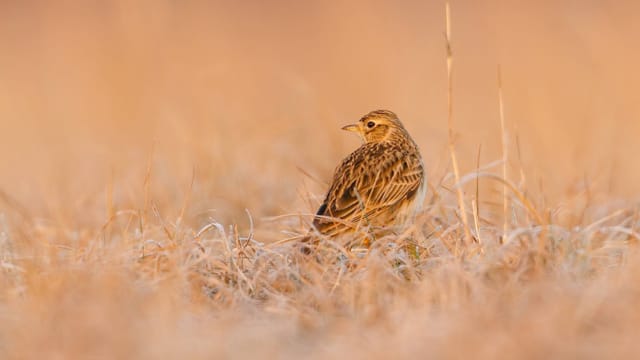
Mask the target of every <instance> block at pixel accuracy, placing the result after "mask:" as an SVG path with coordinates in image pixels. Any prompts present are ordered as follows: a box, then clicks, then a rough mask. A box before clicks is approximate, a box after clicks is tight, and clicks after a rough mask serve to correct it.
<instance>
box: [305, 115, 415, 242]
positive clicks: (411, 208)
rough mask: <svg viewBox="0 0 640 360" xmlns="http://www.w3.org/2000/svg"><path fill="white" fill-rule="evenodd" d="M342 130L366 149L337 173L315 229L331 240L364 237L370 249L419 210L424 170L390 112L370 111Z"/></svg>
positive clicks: (350, 158)
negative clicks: (355, 136)
mask: <svg viewBox="0 0 640 360" xmlns="http://www.w3.org/2000/svg"><path fill="white" fill-rule="evenodd" d="M342 129H343V130H347V131H352V132H355V133H357V134H358V135H360V137H361V138H362V139H363V141H364V143H363V144H362V146H360V147H359V148H358V149H357V150H356V151H354V152H353V153H351V154H350V155H349V156H347V157H346V158H345V159H344V160H343V161H342V163H341V164H340V166H338V168H337V169H336V171H335V174H334V176H333V182H332V184H331V187H330V188H329V192H328V193H327V196H326V197H325V199H324V202H323V203H322V205H321V206H320V208H319V209H318V212H317V214H316V217H315V219H314V221H313V226H314V228H315V229H316V230H317V231H318V232H320V233H321V234H324V235H326V236H329V237H337V236H340V235H344V234H349V233H363V234H366V235H365V236H364V239H363V240H362V241H363V243H364V244H366V245H368V244H369V242H370V241H372V240H374V239H375V237H376V235H377V234H384V233H385V232H388V231H389V230H390V231H393V229H396V228H398V227H403V226H405V225H406V224H407V223H408V222H410V221H411V220H412V219H413V217H414V215H415V213H416V212H417V211H419V210H420V208H421V207H422V203H423V200H424V196H425V192H426V181H425V174H424V173H425V172H424V165H423V163H422V157H421V156H420V151H419V150H418V146H417V145H416V143H415V142H414V141H413V139H411V136H409V133H408V132H407V130H406V129H405V128H404V126H402V123H401V122H400V120H399V119H398V117H397V116H396V114H394V113H393V112H391V111H388V110H377V111H372V112H370V113H368V114H367V115H365V116H363V117H362V118H361V119H360V120H359V121H358V122H357V123H355V124H352V125H347V126H345V127H343V128H342Z"/></svg>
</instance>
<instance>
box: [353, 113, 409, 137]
mask: <svg viewBox="0 0 640 360" xmlns="http://www.w3.org/2000/svg"><path fill="white" fill-rule="evenodd" d="M342 130H347V131H352V132H355V133H357V134H358V135H360V137H361V138H362V140H364V142H365V143H371V142H382V141H385V140H390V139H393V138H395V137H396V136H403V135H405V133H406V130H405V129H404V126H402V123H401V122H400V120H399V119H398V116H397V115H396V114H394V113H393V112H391V111H388V110H376V111H372V112H370V113H368V114H367V115H365V116H363V117H362V118H361V119H360V120H359V121H358V122H357V123H355V124H351V125H347V126H344V127H343V128H342Z"/></svg>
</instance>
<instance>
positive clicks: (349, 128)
mask: <svg viewBox="0 0 640 360" xmlns="http://www.w3.org/2000/svg"><path fill="white" fill-rule="evenodd" d="M342 130H347V131H351V132H355V133H359V132H360V127H359V126H358V124H351V125H347V126H343V127H342Z"/></svg>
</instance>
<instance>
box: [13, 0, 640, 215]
mask: <svg viewBox="0 0 640 360" xmlns="http://www.w3.org/2000/svg"><path fill="white" fill-rule="evenodd" d="M451 11H452V41H453V52H454V84H453V86H454V99H453V101H454V124H455V129H456V132H457V134H458V138H457V148H458V158H459V160H460V163H461V171H462V172H463V173H469V172H473V170H474V169H475V167H476V160H477V156H478V149H479V147H480V146H481V147H482V152H481V161H480V162H481V164H487V163H489V162H491V161H494V160H497V159H499V158H500V157H501V151H500V149H501V133H500V118H499V112H498V83H497V69H498V66H499V65H500V66H501V69H502V77H503V91H504V108H505V117H506V122H507V130H508V135H509V139H510V143H509V149H510V150H509V151H510V157H511V160H510V162H509V166H510V176H512V177H513V179H514V182H518V181H519V179H520V173H521V170H522V173H523V174H525V176H526V179H527V184H528V185H527V186H528V187H529V192H530V193H532V194H543V195H544V197H545V198H546V199H547V200H548V201H558V200H561V199H563V197H564V196H566V194H568V193H571V192H576V191H585V189H587V190H588V191H589V192H591V193H593V194H600V195H602V196H603V197H606V198H607V199H637V198H638V191H639V190H640V185H639V184H640V167H639V166H638V165H637V156H638V153H639V151H640V145H638V141H637V137H638V134H640V72H638V71H637V66H638V64H639V63H640V47H639V46H638V39H639V38H640V23H639V22H638V21H637V20H638V17H637V14H638V11H640V3H636V2H632V1H595V0H586V1H563V2H557V1H536V2H533V1H530V2H512V1H470V0H469V1H453V2H452V5H451ZM444 27H445V23H444V2H442V1H394V2H384V1H345V2H338V1H336V2H325V1H322V2H321V1H317V2H312V1H305V2H300V1H293V0H274V1H269V2H263V1H243V2H237V1H168V0H165V1H162V0H153V1H150V0H149V1H144V0H142V1H135V2H131V1H108V2H107V1H88V2H80V1H64V2H55V3H54V2H45V1H14V2H9V1H3V2H0V191H1V192H2V194H4V195H3V196H4V198H5V202H12V203H13V204H14V205H15V204H20V206H21V207H22V208H23V210H24V211H26V212H29V213H30V215H31V216H34V217H44V218H52V219H54V220H56V221H59V222H63V223H69V224H70V226H80V225H82V224H85V223H86V224H88V225H95V224H100V223H102V222H103V221H104V220H105V218H106V217H107V216H108V215H109V213H110V212H113V211H114V209H126V208H139V207H141V206H142V204H143V203H144V201H145V194H146V193H147V192H146V190H145V178H146V177H145V176H146V175H145V174H147V169H148V168H150V169H151V171H150V177H149V181H148V184H149V186H148V187H147V189H148V191H149V192H150V196H151V197H152V198H153V201H154V202H157V203H158V204H159V207H160V208H161V209H162V211H164V212H165V213H166V214H167V216H171V215H176V214H178V213H180V211H181V207H182V204H183V203H184V200H185V198H186V197H187V196H186V194H187V193H190V194H191V198H190V199H189V201H190V204H191V205H190V209H192V210H191V211H192V213H191V214H190V215H191V216H193V217H196V216H198V214H201V213H207V214H213V215H210V216H214V217H216V218H217V219H220V220H223V221H233V222H239V221H242V222H246V217H245V215H244V209H245V208H246V209H249V210H250V211H251V212H252V213H253V214H254V215H256V217H258V218H259V217H268V216H276V215H281V214H295V213H307V212H310V211H313V210H314V207H315V206H317V204H318V202H319V200H320V199H319V198H320V197H322V196H323V195H324V191H325V190H326V186H327V185H326V184H325V183H324V182H326V181H329V179H331V175H332V172H333V169H334V167H335V166H336V165H337V164H338V162H339V161H340V159H342V158H343V157H344V156H346V155H347V154H348V152H350V151H352V150H353V149H355V148H356V147H357V146H358V144H359V140H358V139H357V138H355V137H353V136H352V135H350V134H347V133H344V132H342V131H341V130H340V127H341V126H342V125H344V124H347V123H350V122H354V121H356V120H357V119H358V118H359V117H361V116H362V115H363V114H365V113H367V112H369V111H371V110H374V109H379V108H386V109H390V110H393V111H395V112H396V113H397V114H399V116H400V118H401V119H402V120H403V121H404V123H405V125H406V127H407V128H408V129H409V131H410V132H411V134H412V135H413V137H414V139H415V140H416V141H417V143H418V144H419V146H420V147H421V150H422V153H423V156H424V158H425V162H426V166H427V169H428V171H429V174H430V175H429V178H430V181H432V182H433V183H438V181H439V179H441V178H442V177H443V176H444V175H445V174H446V173H447V172H449V171H450V166H449V153H448V150H447V134H448V132H447V131H448V130H447V112H446V110H447V96H446V94H447V78H446V62H445V43H444ZM149 165H150V166H149ZM496 170H498V169H496ZM307 174H308V175H307ZM192 178H193V187H192V188H191V190H189V189H190V187H191V185H190V184H191V182H192ZM581 189H582V190H581ZM208 216H209V215H208Z"/></svg>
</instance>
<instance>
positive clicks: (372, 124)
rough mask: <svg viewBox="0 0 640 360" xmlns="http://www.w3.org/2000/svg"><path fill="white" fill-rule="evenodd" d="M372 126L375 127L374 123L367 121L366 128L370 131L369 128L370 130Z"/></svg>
mask: <svg viewBox="0 0 640 360" xmlns="http://www.w3.org/2000/svg"><path fill="white" fill-rule="evenodd" d="M374 126H376V123H374V122H373V121H369V122H368V123H367V127H368V128H369V129H371V128H372V127H374Z"/></svg>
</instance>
